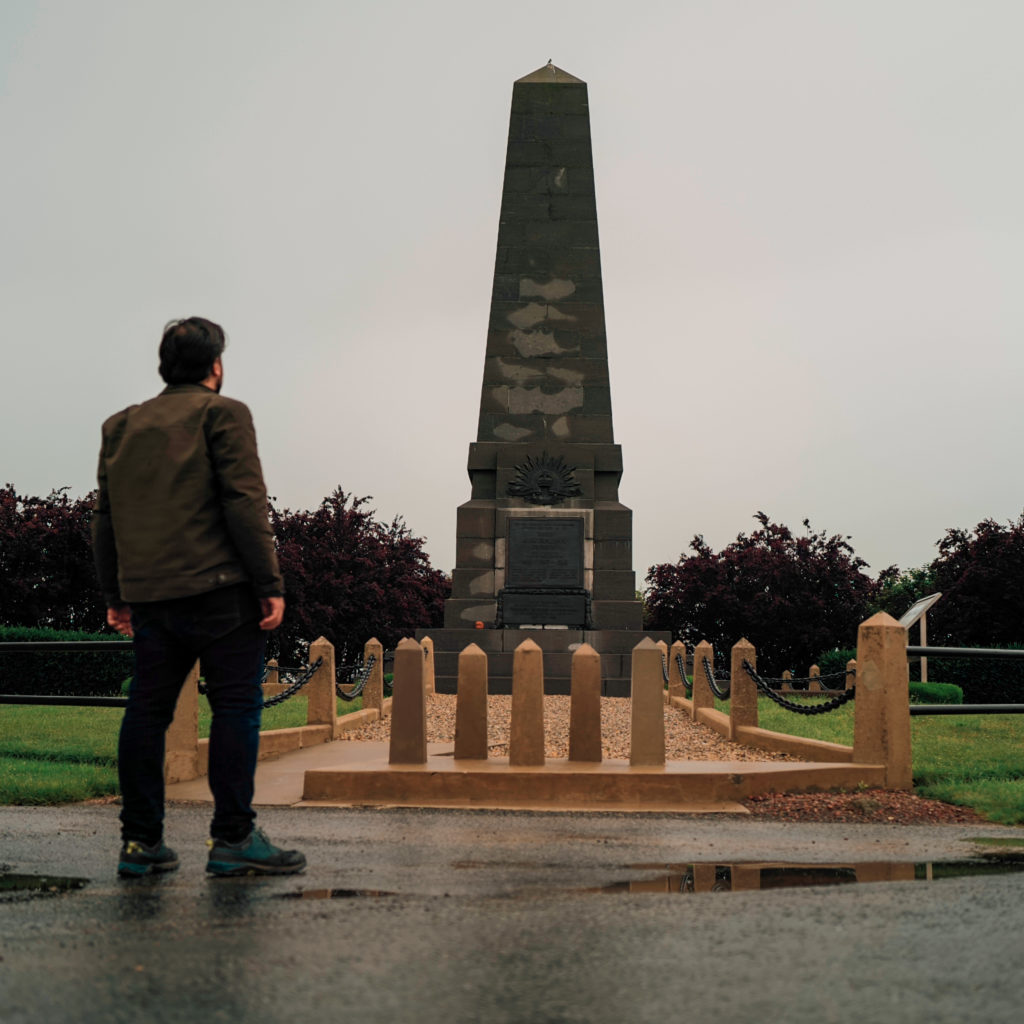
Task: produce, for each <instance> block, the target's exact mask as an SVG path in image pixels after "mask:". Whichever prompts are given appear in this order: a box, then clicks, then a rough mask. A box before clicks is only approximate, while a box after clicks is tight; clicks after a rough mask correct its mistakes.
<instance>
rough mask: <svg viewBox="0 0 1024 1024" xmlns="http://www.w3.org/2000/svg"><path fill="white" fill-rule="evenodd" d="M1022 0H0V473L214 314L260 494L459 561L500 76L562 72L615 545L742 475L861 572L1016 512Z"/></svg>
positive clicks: (657, 538) (72, 444)
mask: <svg viewBox="0 0 1024 1024" xmlns="http://www.w3.org/2000/svg"><path fill="white" fill-rule="evenodd" d="M1022 38H1024V5H1021V4H1020V3H1019V2H1018V0H1012V2H997V0H963V2H956V3H953V2H944V0H877V2H876V0H858V2H856V3H855V2H853V0H844V2H838V0H830V2H829V0H819V2H786V0H778V2H776V0H751V2H738V0H736V2H730V0H715V2H711V0H703V2H688V0H674V2H666V3H658V2H644V0H636V2H633V3H629V4H611V3H604V4H598V3H594V2H588V3H573V2H565V0H563V2H558V3H551V2H530V0H521V2H519V3H517V4H514V5H511V6H510V5H509V4H506V3H501V4H498V3H492V2H490V0H474V2H455V0H431V2H430V3H426V2H423V3H413V2H394V0H391V2H389V0H374V2H343V0H335V2H310V0H306V2H302V0H297V2H292V3H283V2H281V3H276V2H255V0H207V2H202V3H199V2H192V0H173V2H169V0H90V2H89V3H79V2H74V0H67V2H40V3H31V2H26V0H4V3H3V4H2V5H0V145H2V147H3V159H2V160H0V195H2V196H3V201H2V204H0V239H2V241H0V309H2V310H3V317H2V330H3V363H2V365H3V393H4V398H3V402H2V403H0V437H2V438H3V442H2V444H3V450H2V454H3V458H2V462H0V476H2V478H3V481H2V482H10V483H12V484H14V485H15V487H16V488H17V489H18V490H19V491H21V492H27V493H46V492H48V491H49V490H50V489H51V488H54V487H60V486H64V485H67V486H69V487H70V489H71V492H72V493H73V494H83V493H85V492H86V491H88V490H89V489H91V487H92V486H93V485H94V479H93V474H94V470H95V460H96V452H97V448H98V441H99V425H100V423H101V421H102V420H103V418H104V417H105V416H107V415H108V414H110V413H111V412H113V411H115V410H116V409H118V408H121V407H123V406H125V405H128V404H130V403H131V402H135V401H139V400H141V399H142V398H144V397H147V396H149V395H151V394H153V393H155V392H156V391H157V390H158V389H159V386H160V382H159V380H158V378H157V376H156V345H157V343H158V340H159V335H160V330H161V328H162V325H163V323H164V322H165V321H166V320H168V319H170V318H172V317H175V316H186V315H190V314H193V313H196V314H200V315H204V316H208V317H211V318H213V319H216V320H218V321H220V322H221V323H223V324H224V326H225V328H226V329H227V331H228V333H229V335H230V338H231V345H230V348H229V350H228V353H227V357H226V371H227V382H226V386H225V393H227V394H231V395H233V396H235V397H239V398H241V399H243V400H244V401H246V402H247V403H248V404H249V405H250V407H251V408H252V410H253V413H254V416H255V419H256V424H257V431H258V435H259V440H260V447H261V453H262V457H263V463H264V470H265V473H266V477H267V481H268V485H269V488H270V492H271V494H274V495H276V496H277V498H278V500H279V502H280V504H282V505H285V506H288V507H291V508H308V507H314V506H315V505H317V504H318V503H319V501H320V499H321V498H322V497H323V496H324V495H326V494H327V493H329V492H330V491H331V490H332V489H333V488H334V487H336V486H338V485H340V486H342V487H343V488H344V489H345V490H346V491H349V492H352V493H355V494H357V495H373V498H374V500H373V505H374V506H375V507H376V508H377V510H378V512H379V513H380V514H381V515H382V516H384V517H390V516H391V515H394V514H402V515H404V516H405V518H406V520H407V522H408V524H409V526H410V527H411V528H412V529H413V531H414V532H416V533H417V534H420V535H424V536H426V538H427V549H428V551H429V552H430V555H431V557H432V560H433V562H434V564H435V565H436V566H437V567H438V568H441V569H444V570H446V571H447V570H450V569H451V567H452V565H453V563H454V545H455V509H456V506H457V505H458V504H459V503H461V502H462V501H465V500H466V499H467V498H468V497H469V484H468V479H467V477H466V472H465V463H466V454H467V447H468V445H469V443H470V441H472V440H474V439H475V433H476V416H477V409H478V401H479V388H480V381H481V374H482V369H483V357H484V344H485V336H486V325H487V313H488V304H489V294H490V282H491V276H492V273H493V260H494V244H495V239H496V235H497V222H498V211H499V203H500V190H501V176H502V169H503V166H504V152H505V140H506V135H507V130H508V108H509V101H510V98H511V88H512V82H513V81H514V80H515V79H516V78H518V77H520V76H522V75H524V74H527V73H528V72H530V71H532V70H534V69H535V68H537V67H539V66H540V65H542V64H544V63H546V61H547V60H548V58H552V59H553V60H554V62H555V63H556V64H557V65H559V66H560V67H562V68H564V69H566V70H567V71H569V72H570V73H572V74H574V75H576V76H578V77H580V78H582V79H583V80H585V81H586V82H587V83H588V85H589V90H590V105H591V126H592V132H593V144H594V159H595V170H596V181H597V202H598V217H599V226H600V232H601V254H602V264H603V271H604V287H605V302H606V311H607V320H608V345H609V353H610V354H609V361H610V366H611V374H612V401H613V409H614V414H615V431H616V440H617V441H618V442H619V443H621V445H622V447H623V456H624V460H625V467H626V469H625V474H624V477H623V482H622V488H621V497H622V500H623V501H624V502H625V503H626V504H627V505H630V506H631V507H632V508H633V509H634V529H635V538H634V547H635V552H636V557H635V567H636V569H637V574H638V583H639V581H640V580H642V577H643V573H644V571H645V570H646V568H647V567H648V566H649V565H651V564H652V563H655V562H662V561H674V560H675V559H676V558H677V557H678V556H679V554H680V552H681V551H683V550H684V548H686V546H687V544H688V542H689V540H690V538H691V537H692V535H693V534H694V533H703V534H704V535H705V537H706V538H707V540H708V541H709V542H710V543H711V544H712V545H713V546H715V547H716V548H718V547H721V546H722V545H724V544H726V543H728V542H729V541H730V540H731V539H732V538H733V537H735V535H736V534H737V533H738V532H739V531H741V530H743V531H748V530H750V529H752V528H753V526H754V525H755V524H754V523H753V520H752V519H751V516H752V514H753V513H754V512H755V511H756V510H758V509H764V510H765V511H766V512H768V513H769V514H770V515H771V516H772V517H773V518H774V519H776V520H781V521H783V522H786V523H788V524H789V525H790V526H792V527H794V528H797V527H799V523H800V521H801V520H802V519H803V518H804V517H805V516H809V517H810V519H811V521H812V524H813V525H814V526H815V527H816V528H823V529H826V530H827V531H828V532H830V533H832V532H839V533H844V534H849V535H851V538H852V543H853V545H854V547H855V549H856V551H857V553H858V554H860V555H861V556H862V557H864V558H866V559H867V560H868V561H869V562H870V563H871V566H872V571H873V572H874V571H877V570H879V569H881V568H883V567H885V566H886V565H888V564H890V563H894V562H895V563H897V564H899V565H901V566H903V567H909V566H914V565H919V564H923V563H924V562H927V561H929V560H930V559H931V558H932V557H933V555H934V550H935V549H934V542H935V541H936V540H937V539H938V538H939V537H940V536H941V534H942V532H943V530H944V529H945V528H946V527H948V526H972V525H973V524H975V523H976V522H977V521H978V520H979V519H981V518H984V517H987V516H992V517H994V518H996V519H1001V520H1006V519H1009V518H1011V517H1014V518H1015V517H1016V516H1017V515H1019V514H1020V511H1021V508H1022V505H1024V488H1022V485H1021V483H1020V480H1019V467H1018V463H1019V458H1018V449H1019V441H1020V435H1021V421H1022V419H1024V414H1022V412H1021V398H1020V382H1021V379H1022V370H1024V345H1022V343H1021V342H1022V336H1024V289H1022V287H1021V283H1020V278H1021V270H1022V243H1024V190H1022V186H1021V182H1022V181H1024V141H1022V133H1021V130H1020V118H1021V112H1020V106H1021V98H1022V93H1024V89H1022V87H1024V62H1022V61H1021V58H1020V44H1021V39H1022Z"/></svg>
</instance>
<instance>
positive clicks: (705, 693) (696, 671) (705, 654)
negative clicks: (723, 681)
mask: <svg viewBox="0 0 1024 1024" xmlns="http://www.w3.org/2000/svg"><path fill="white" fill-rule="evenodd" d="M705 658H707V660H708V668H707V670H706V671H705V668H704V659H705ZM708 672H711V674H712V675H714V672H715V649H714V648H713V647H712V646H711V644H709V643H708V642H707V640H701V642H700V643H699V644H697V646H696V647H695V648H694V649H693V717H694V718H696V717H697V709H698V708H713V707H714V706H715V695H714V694H713V693H712V692H711V687H710V686H709V685H708V676H707V673H708Z"/></svg>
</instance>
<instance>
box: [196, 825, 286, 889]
mask: <svg viewBox="0 0 1024 1024" xmlns="http://www.w3.org/2000/svg"><path fill="white" fill-rule="evenodd" d="M206 844H207V846H209V847H210V857H209V860H207V862H206V870H207V873H208V874H211V875H218V876H220V877H230V876H231V875H294V874H296V873H297V872H299V871H301V870H302V869H303V868H304V867H305V866H306V858H305V857H304V856H303V855H302V854H301V853H299V851H298V850H282V849H281V848H280V847H278V846H275V845H274V844H273V843H272V842H271V841H270V840H269V839H268V838H267V835H266V833H265V832H264V831H263V829H261V828H254V829H253V830H252V831H251V832H250V833H249V834H248V835H247V836H246V837H245V839H243V840H242V841H241V842H240V843H227V842H225V841H224V840H223V839H207V841H206Z"/></svg>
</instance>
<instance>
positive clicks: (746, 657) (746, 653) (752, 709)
mask: <svg viewBox="0 0 1024 1024" xmlns="http://www.w3.org/2000/svg"><path fill="white" fill-rule="evenodd" d="M744 661H749V662H750V664H751V665H752V666H753V667H754V668H755V669H756V668H757V652H756V651H755V650H754V645H753V644H752V643H751V642H750V641H749V640H747V639H746V638H745V637H744V638H743V639H741V640H738V641H737V642H736V643H735V644H733V648H732V660H731V664H730V668H729V672H730V674H731V676H732V681H731V683H730V684H729V739H731V740H734V739H736V736H737V730H738V729H739V728H740V726H744V725H751V726H754V727H755V728H756V727H757V683H755V682H754V680H753V679H751V678H750V674H749V673H748V672H747V670H746V669H745V668H744V667H743V662H744Z"/></svg>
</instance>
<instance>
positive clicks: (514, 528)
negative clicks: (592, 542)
mask: <svg viewBox="0 0 1024 1024" xmlns="http://www.w3.org/2000/svg"><path fill="white" fill-rule="evenodd" d="M505 586H506V587H515V588H530V589H533V590H547V589H550V590H563V589H569V588H580V587H582V586H583V518H582V517H581V516H571V517H569V516H567V517H564V518H563V517H559V518H553V519H539V518H538V519H534V518H528V517H526V516H510V517H509V520H508V554H507V557H506V560H505Z"/></svg>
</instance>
